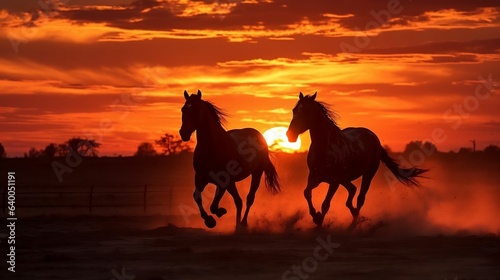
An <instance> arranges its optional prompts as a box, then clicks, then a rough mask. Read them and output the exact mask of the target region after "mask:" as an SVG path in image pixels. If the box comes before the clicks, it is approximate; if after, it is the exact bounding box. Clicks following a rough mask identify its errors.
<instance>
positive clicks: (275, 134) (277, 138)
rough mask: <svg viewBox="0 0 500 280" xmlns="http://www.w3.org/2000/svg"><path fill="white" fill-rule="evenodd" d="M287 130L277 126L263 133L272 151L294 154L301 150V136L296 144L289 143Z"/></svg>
mask: <svg viewBox="0 0 500 280" xmlns="http://www.w3.org/2000/svg"><path fill="white" fill-rule="evenodd" d="M286 130H287V128H286V127H283V126H277V127H273V128H270V129H268V130H266V132H264V133H263V135H264V138H265V139H266V142H267V145H268V146H269V149H270V150H272V151H283V152H288V153H293V152H295V151H298V150H299V149H300V145H301V141H300V136H299V138H298V139H297V141H296V142H295V143H291V142H288V139H287V137H286Z"/></svg>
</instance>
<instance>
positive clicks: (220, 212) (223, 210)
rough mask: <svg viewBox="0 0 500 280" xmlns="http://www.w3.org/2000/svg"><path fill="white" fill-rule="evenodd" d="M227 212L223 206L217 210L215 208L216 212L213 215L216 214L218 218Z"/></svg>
mask: <svg viewBox="0 0 500 280" xmlns="http://www.w3.org/2000/svg"><path fill="white" fill-rule="evenodd" d="M226 213H227V210H226V209H225V208H222V207H221V208H219V210H217V213H216V214H215V215H217V217H218V218H220V217H222V216H224V215H226Z"/></svg>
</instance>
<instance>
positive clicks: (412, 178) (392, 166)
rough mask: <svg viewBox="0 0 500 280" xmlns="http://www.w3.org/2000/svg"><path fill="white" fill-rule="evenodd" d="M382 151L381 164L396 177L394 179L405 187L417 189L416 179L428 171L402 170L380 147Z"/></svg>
mask: <svg viewBox="0 0 500 280" xmlns="http://www.w3.org/2000/svg"><path fill="white" fill-rule="evenodd" d="M380 148H381V149H382V159H381V160H382V162H383V163H384V164H385V166H387V168H389V170H390V171H391V172H392V174H394V176H396V179H398V181H400V182H401V183H403V184H404V185H405V186H407V187H419V186H420V183H419V182H418V180H417V179H416V178H417V177H422V176H421V175H422V174H423V173H425V172H427V171H428V169H421V168H417V167H411V168H402V167H401V166H400V165H399V164H398V162H397V161H396V160H395V159H393V158H392V157H391V156H389V154H388V153H387V151H386V150H385V149H384V148H383V147H382V146H381V147H380Z"/></svg>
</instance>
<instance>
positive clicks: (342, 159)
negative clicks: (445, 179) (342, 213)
mask: <svg viewBox="0 0 500 280" xmlns="http://www.w3.org/2000/svg"><path fill="white" fill-rule="evenodd" d="M315 99H316V93H314V95H312V96H309V95H308V96H305V97H304V95H303V94H302V92H301V93H300V94H299V101H298V102H297V105H296V106H295V108H293V119H292V121H291V122H290V126H289V128H288V131H287V133H286V134H287V137H288V141H290V142H295V141H297V138H298V135H299V134H301V133H303V132H305V131H306V130H308V129H309V133H310V135H311V146H310V147H309V153H308V155H307V165H308V167H309V177H308V179H307V187H306V189H305V190H304V196H305V198H306V200H307V203H308V205H309V213H310V214H311V216H312V217H313V221H314V223H316V224H317V225H318V226H321V225H322V223H323V219H324V218H325V215H326V213H327V212H328V209H329V208H330V201H331V200H332V198H333V195H334V194H335V192H336V191H337V189H338V187H339V184H342V185H343V186H344V187H345V188H346V189H347V191H348V192H349V195H348V198H347V201H346V206H347V207H348V208H349V210H350V211H351V214H352V216H353V221H352V224H351V228H354V227H355V225H356V220H357V217H358V215H359V211H360V210H361V207H363V204H364V202H365V196H366V193H367V192H368V188H370V183H371V181H372V179H373V176H374V175H375V173H376V172H377V169H378V167H379V164H380V161H382V162H383V163H384V164H385V165H386V166H387V167H388V168H389V170H391V172H392V173H393V174H394V175H395V176H396V178H397V179H398V180H399V181H400V182H401V183H403V184H405V185H406V186H409V187H411V186H418V181H417V180H416V179H415V177H420V175H421V174H422V173H424V172H426V171H427V170H424V169H420V168H415V167H413V168H409V169H404V168H401V166H399V165H398V163H397V162H396V161H395V160H393V159H392V158H391V157H390V156H389V155H388V154H387V151H386V150H385V149H384V148H383V147H382V145H381V144H380V140H379V139H378V137H377V136H376V135H375V133H373V132H372V131H370V130H368V129H366V128H363V127H359V128H353V127H348V128H345V129H343V130H341V129H340V128H339V127H338V126H337V123H336V122H335V117H334V113H333V112H332V111H331V110H330V109H328V107H327V106H326V105H325V104H324V103H321V102H318V101H315ZM360 176H363V179H362V181H361V190H360V192H359V196H358V202H357V208H354V206H353V205H352V203H353V198H354V195H355V194H356V186H355V185H354V184H353V183H352V182H351V181H353V180H355V179H357V178H359V177H360ZM322 182H325V183H328V184H330V185H329V188H328V192H327V194H326V197H325V200H324V202H323V204H322V205H321V212H316V210H315V209H314V206H313V203H312V201H311V197H312V190H313V189H314V188H316V187H317V186H318V185H319V184H320V183H322Z"/></svg>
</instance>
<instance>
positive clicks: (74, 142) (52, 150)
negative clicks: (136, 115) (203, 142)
mask: <svg viewBox="0 0 500 280" xmlns="http://www.w3.org/2000/svg"><path fill="white" fill-rule="evenodd" d="M155 146H157V147H158V148H159V150H160V151H157V150H156V149H155ZM100 147H101V143H99V142H97V141H95V140H93V139H87V138H82V137H72V138H70V139H68V140H67V141H66V142H64V143H61V144H57V143H50V144H48V145H47V146H46V147H45V148H43V149H37V148H34V147H32V148H30V149H29V150H28V151H27V152H26V153H24V157H25V158H56V157H65V156H67V155H68V154H70V153H72V152H76V153H77V154H79V155H80V156H82V157H98V156H99V148H100ZM190 149H191V145H190V143H189V142H183V141H182V140H181V139H180V138H179V137H177V136H174V135H172V134H169V133H165V134H164V135H162V136H161V137H160V138H159V139H157V140H154V142H153V143H149V142H143V143H141V144H139V146H138V147H137V151H136V152H135V154H134V156H137V157H145V156H169V155H176V154H179V153H182V152H186V151H189V150H190ZM5 157H7V152H6V151H5V148H4V146H3V145H2V143H0V158H5Z"/></svg>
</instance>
